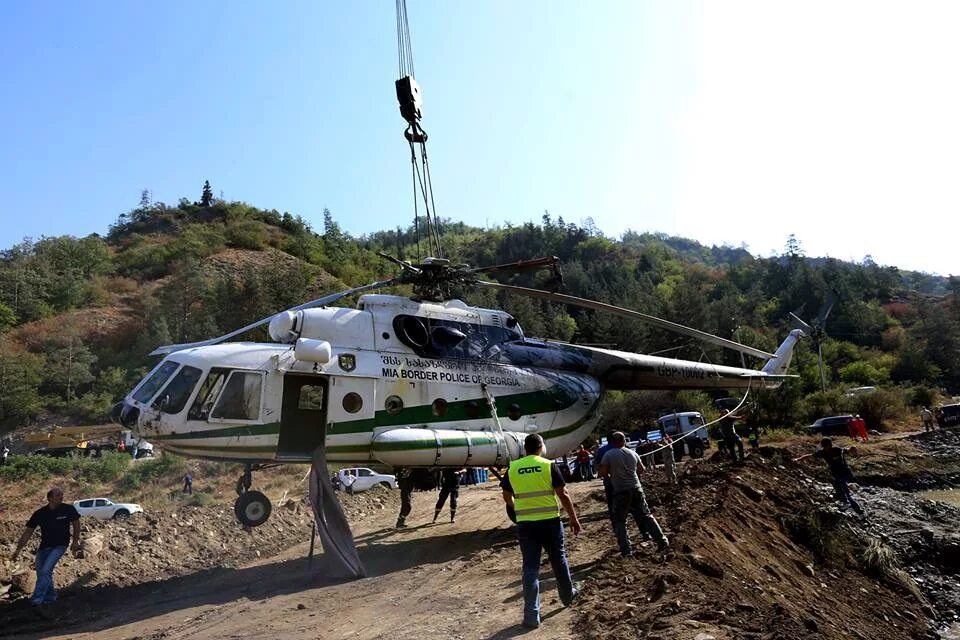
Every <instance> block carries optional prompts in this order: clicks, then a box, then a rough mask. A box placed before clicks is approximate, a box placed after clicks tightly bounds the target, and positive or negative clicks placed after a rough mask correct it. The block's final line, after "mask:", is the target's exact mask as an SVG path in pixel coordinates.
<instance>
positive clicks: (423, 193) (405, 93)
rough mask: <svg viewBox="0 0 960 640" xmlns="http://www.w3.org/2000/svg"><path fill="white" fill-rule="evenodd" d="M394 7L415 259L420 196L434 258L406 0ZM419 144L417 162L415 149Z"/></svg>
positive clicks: (435, 224)
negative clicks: (414, 239) (408, 147)
mask: <svg viewBox="0 0 960 640" xmlns="http://www.w3.org/2000/svg"><path fill="white" fill-rule="evenodd" d="M396 7H397V59H398V71H399V73H400V79H399V80H397V81H396V88H397V100H398V101H399V102H400V114H401V115H402V116H403V118H404V120H406V121H407V129H406V130H405V131H404V137H405V138H406V139H407V143H408V144H409V145H410V165H411V175H412V179H413V198H414V201H413V225H414V230H415V233H416V236H417V259H418V260H419V259H420V211H419V202H418V201H419V199H420V198H422V199H423V210H424V217H425V219H426V225H425V228H424V231H425V233H426V235H427V244H428V246H430V249H429V250H430V251H433V252H434V253H435V256H436V257H437V258H442V257H443V248H442V246H441V244H440V223H439V220H438V219H437V215H436V201H435V199H434V196H433V179H432V177H431V175H430V162H429V160H428V158H427V138H428V136H427V132H426V131H424V129H423V127H421V126H420V87H419V85H417V83H416V80H415V79H414V67H413V45H412V41H411V38H410V24H409V21H408V19H407V3H406V0H396ZM418 148H419V164H418V153H417V149H418Z"/></svg>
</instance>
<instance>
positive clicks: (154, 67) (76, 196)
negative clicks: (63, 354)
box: [0, 0, 960, 273]
mask: <svg viewBox="0 0 960 640" xmlns="http://www.w3.org/2000/svg"><path fill="white" fill-rule="evenodd" d="M408 2H409V6H408V8H409V15H410V26H411V31H412V36H413V49H414V60H415V64H416V71H417V78H418V80H419V82H420V84H421V85H422V86H423V89H424V100H425V106H424V120H423V124H424V128H425V129H426V130H427V131H428V132H429V133H430V136H431V137H430V158H431V162H432V169H433V177H434V186H435V191H436V197H437V205H438V210H439V212H440V214H441V215H442V216H445V217H451V218H454V219H460V220H464V221H466V222H468V223H471V224H476V225H480V226H483V225H497V224H503V223H505V222H506V221H511V222H514V223H518V222H523V221H526V220H539V219H540V216H541V215H542V213H543V210H544V209H548V210H550V212H551V213H552V214H553V215H555V216H556V215H560V216H563V217H564V218H565V219H566V220H568V221H580V220H582V219H584V218H586V217H588V216H590V217H592V218H593V219H594V221H595V222H596V224H597V225H598V226H599V227H600V228H601V229H602V230H603V231H605V232H606V233H607V234H608V235H611V236H618V235H619V234H620V233H622V232H623V231H624V230H626V229H634V230H639V231H646V230H652V231H664V232H667V233H671V234H677V235H683V236H687V237H692V238H696V239H698V240H701V241H703V242H706V243H717V244H719V243H729V244H734V245H739V244H741V243H745V244H746V245H747V246H748V247H749V248H750V249H751V250H752V251H754V252H755V253H760V254H764V255H766V254H769V253H771V252H772V251H780V250H781V249H782V247H783V244H784V242H785V240H786V237H787V235H788V234H790V233H795V234H797V236H798V237H799V238H800V240H801V241H802V242H803V244H804V246H805V248H806V250H807V252H808V254H811V255H832V256H836V257H840V258H846V259H850V258H852V259H857V260H859V259H861V258H863V256H864V255H866V254H871V255H873V257H874V258H875V259H876V260H877V261H878V262H881V263H884V264H895V265H898V266H903V267H907V268H914V269H923V270H928V271H936V272H940V273H950V272H954V273H956V272H960V264H958V261H957V259H956V258H955V256H954V255H953V253H954V252H953V251H946V250H943V249H942V248H941V243H942V240H941V239H942V238H944V237H956V235H957V232H958V231H960V223H958V222H957V219H958V217H957V215H956V213H957V209H958V205H960V192H958V189H957V187H956V184H957V179H956V176H957V175H958V170H960V124H958V118H957V116H956V114H957V113H960V95H958V91H960V89H958V87H957V83H956V82H954V81H953V80H952V79H953V78H954V77H955V75H956V74H955V69H954V68H953V67H954V65H955V61H956V60H957V59H958V58H960V44H958V42H960V41H957V39H956V38H955V37H954V36H953V33H952V30H953V29H952V25H956V24H957V23H958V22H957V18H958V17H960V8H958V6H957V5H955V4H953V3H948V2H943V3H935V2H930V3H924V4H923V5H922V6H920V7H910V8H907V7H906V5H901V6H898V5H894V4H889V5H882V4H878V3H866V2H864V3H858V2H845V3H840V4H838V3H826V2H824V3H817V2H813V3H809V4H805V5H803V6H802V7H800V6H792V5H788V4H787V3H782V4H781V3H768V2H733V1H731V2H725V3H705V4H701V3H692V2H669V3H668V2H657V3H654V2H633V1H631V2H603V3H587V2H573V1H566V0H564V1H555V2H537V1H527V2H506V1H491V2H484V3H458V2H440V1H418V0H408ZM394 25H395V23H394V14H393V3H392V2H372V1H370V2H352V3H321V2H283V3H272V4H270V5H268V3H262V2H229V3H227V2H200V3H187V2H164V3H132V2H97V3H85V4H83V5H78V4H72V5H71V4H66V3H53V2H35V3H20V4H16V3H2V4H0V59H3V60H4V63H3V64H2V65H0V82H2V84H3V87H4V91H3V93H2V96H3V97H2V99H0V120H2V122H3V131H4V134H3V136H2V138H0V141H2V144H0V202H2V206H3V209H0V216H2V221H3V224H2V225H0V246H9V245H11V244H13V243H14V242H17V241H19V240H20V239H21V238H23V237H25V236H32V237H39V236H41V235H57V234H62V233H69V234H74V235H85V234H87V233H90V232H103V231H105V230H106V228H107V226H108V225H109V224H110V222H112V221H113V220H115V219H116V217H117V215H118V214H119V213H121V212H124V211H127V210H129V209H131V208H132V207H134V206H135V205H136V203H137V202H138V200H139V194H140V191H141V189H144V188H148V189H150V190H151V191H152V193H153V196H154V199H156V200H162V201H166V202H170V203H175V202H176V201H177V199H178V198H180V197H181V196H186V197H189V198H191V199H197V198H198V197H199V192H200V187H201V185H202V183H203V180H204V179H209V180H210V182H211V183H212V184H213V187H214V190H215V192H216V193H218V194H219V192H221V191H222V192H223V194H224V196H225V197H226V198H227V199H231V200H243V201H246V202H249V203H251V204H254V205H257V206H261V207H267V208H275V209H278V210H280V211H291V212H293V213H298V214H300V215H302V216H304V217H305V218H306V219H308V220H310V221H312V222H313V223H314V225H315V227H317V228H319V227H320V226H321V224H320V220H321V212H322V210H323V208H324V207H329V208H330V209H331V210H332V211H333V212H334V215H335V217H336V219H337V220H338V221H339V222H340V223H341V224H342V225H343V226H344V227H345V228H346V229H348V230H349V231H351V232H352V233H355V234H360V233H364V232H369V231H373V230H377V229H382V228H390V227H395V226H397V225H404V226H405V225H407V224H409V221H410V219H411V215H412V212H411V198H412V195H411V186H410V175H409V158H408V155H407V149H406V147H405V141H404V140H403V137H402V131H403V128H404V123H403V122H402V119H401V118H400V116H399V113H398V112H397V108H396V102H395V97H394V94H393V80H394V79H395V78H396V75H397V60H396V42H395V33H394Z"/></svg>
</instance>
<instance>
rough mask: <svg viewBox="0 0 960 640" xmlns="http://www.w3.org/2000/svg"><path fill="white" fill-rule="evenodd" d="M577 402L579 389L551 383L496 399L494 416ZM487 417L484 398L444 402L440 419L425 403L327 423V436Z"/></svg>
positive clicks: (540, 410)
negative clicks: (357, 418) (367, 416)
mask: <svg viewBox="0 0 960 640" xmlns="http://www.w3.org/2000/svg"><path fill="white" fill-rule="evenodd" d="M579 399H580V390H579V389H578V388H576V387H575V386H574V385H564V384H555V385H554V386H552V387H550V388H549V389H543V390H541V391H528V392H525V393H516V394H513V395H509V396H500V397H498V398H496V404H497V416H498V417H501V418H503V417H507V416H508V415H509V414H510V405H514V404H515V405H517V407H518V408H519V413H520V414H521V415H534V414H537V413H549V412H554V411H562V410H564V409H566V408H567V407H569V406H571V405H572V404H574V403H575V402H576V401H577V400H579ZM468 410H469V412H470V413H472V414H473V415H472V416H471V415H469V413H468ZM489 418H490V408H489V407H488V406H487V402H486V399H485V398H472V399H468V400H456V401H453V402H449V403H447V410H446V412H445V413H444V414H443V415H442V416H437V415H434V413H433V406H432V405H429V404H425V405H419V406H416V407H407V408H405V409H403V410H401V411H399V412H398V413H395V414H390V413H387V412H386V411H377V413H376V415H375V417H373V418H364V419H362V420H350V421H347V422H337V423H334V424H331V425H330V428H329V430H328V434H344V433H365V432H367V431H373V429H374V427H398V426H404V425H409V424H423V425H426V424H433V423H436V422H460V423H466V422H469V421H471V420H486V419H489Z"/></svg>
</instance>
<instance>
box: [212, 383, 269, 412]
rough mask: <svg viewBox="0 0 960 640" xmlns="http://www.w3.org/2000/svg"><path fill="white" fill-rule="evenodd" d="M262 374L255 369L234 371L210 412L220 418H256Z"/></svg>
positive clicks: (258, 410) (258, 409) (258, 408)
mask: <svg viewBox="0 0 960 640" xmlns="http://www.w3.org/2000/svg"><path fill="white" fill-rule="evenodd" d="M262 385H263V376H262V375H261V374H260V373H257V372H255V371H234V372H233V373H231V374H230V377H229V378H227V383H226V384H225V385H224V387H223V393H221V394H220V398H218V399H217V404H216V405H215V406H214V407H213V411H212V412H211V413H210V417H211V418H218V419H221V420H258V419H259V418H260V389H261V387H262Z"/></svg>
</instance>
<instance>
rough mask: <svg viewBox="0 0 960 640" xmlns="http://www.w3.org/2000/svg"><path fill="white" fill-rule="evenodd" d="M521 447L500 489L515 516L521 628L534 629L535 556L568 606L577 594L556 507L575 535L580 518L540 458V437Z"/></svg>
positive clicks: (537, 565)
mask: <svg viewBox="0 0 960 640" xmlns="http://www.w3.org/2000/svg"><path fill="white" fill-rule="evenodd" d="M523 450H524V452H525V453H526V454H527V455H525V456H524V457H522V458H519V459H517V460H514V461H513V462H511V463H510V468H509V470H508V471H507V475H505V476H504V477H503V481H502V482H501V483H500V487H501V489H503V501H504V502H505V503H506V504H507V512H508V513H511V514H513V515H512V516H511V517H515V518H516V522H517V534H518V537H519V539H520V553H521V555H522V556H523V626H524V627H527V628H529V629H535V628H537V627H539V626H540V579H539V574H540V556H541V554H542V552H543V551H544V550H546V552H547V557H548V558H550V566H551V567H553V576H554V578H556V580H557V591H559V592H560V601H561V602H562V603H563V606H565V607H568V606H570V603H572V602H573V600H574V599H575V598H576V597H577V596H578V595H579V591H578V590H577V589H576V588H575V587H574V584H573V579H572V578H571V577H570V566H569V565H568V564H567V554H566V549H565V548H564V538H563V523H562V522H561V520H560V507H561V505H562V506H563V510H564V511H566V512H567V516H568V517H569V518H570V529H571V530H572V531H573V534H574V535H577V534H579V533H580V520H578V519H577V512H576V510H575V509H574V507H573V502H572V501H571V500H570V496H569V495H568V494H567V488H566V483H565V482H564V480H563V476H562V475H560V470H559V469H558V468H557V466H556V465H555V464H554V463H553V462H552V461H550V460H547V459H546V458H544V457H543V455H544V453H546V447H545V445H544V443H543V438H542V437H540V435H539V434H536V433H531V434H530V435H528V436H527V437H526V439H524V441H523Z"/></svg>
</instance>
